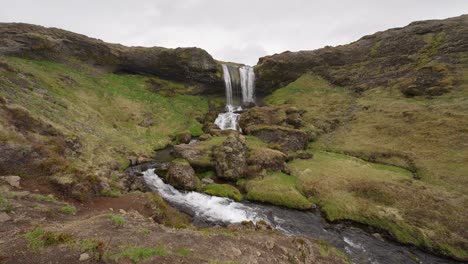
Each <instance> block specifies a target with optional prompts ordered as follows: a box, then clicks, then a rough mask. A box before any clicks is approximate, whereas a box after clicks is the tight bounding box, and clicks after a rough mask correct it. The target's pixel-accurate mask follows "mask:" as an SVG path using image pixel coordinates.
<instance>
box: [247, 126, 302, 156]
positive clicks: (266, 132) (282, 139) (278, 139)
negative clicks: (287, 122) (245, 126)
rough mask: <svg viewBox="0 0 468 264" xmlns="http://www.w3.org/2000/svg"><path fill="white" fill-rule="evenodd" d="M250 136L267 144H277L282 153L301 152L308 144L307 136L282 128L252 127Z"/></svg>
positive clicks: (298, 131) (300, 131)
mask: <svg viewBox="0 0 468 264" xmlns="http://www.w3.org/2000/svg"><path fill="white" fill-rule="evenodd" d="M250 134H251V135H253V136H256V137H258V138H260V139H261V140H263V141H265V142H267V143H274V144H277V148H278V149H279V150H281V151H282V152H288V151H298V150H303V149H305V148H306V147H307V143H308V142H309V135H308V134H307V133H306V132H304V131H302V130H298V129H293V128H287V127H282V126H254V127H251V128H250Z"/></svg>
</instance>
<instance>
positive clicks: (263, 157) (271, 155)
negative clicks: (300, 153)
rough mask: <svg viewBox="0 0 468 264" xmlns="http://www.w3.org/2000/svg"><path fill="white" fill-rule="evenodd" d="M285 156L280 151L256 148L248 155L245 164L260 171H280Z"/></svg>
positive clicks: (282, 167)
mask: <svg viewBox="0 0 468 264" xmlns="http://www.w3.org/2000/svg"><path fill="white" fill-rule="evenodd" d="M286 158H287V155H286V154H284V153H283V152H281V151H278V150H274V149H269V148H257V149H254V150H251V151H250V152H249V155H248V159H247V163H248V164H249V165H254V166H257V167H258V168H259V169H260V170H261V169H267V170H282V169H284V162H285V161H286Z"/></svg>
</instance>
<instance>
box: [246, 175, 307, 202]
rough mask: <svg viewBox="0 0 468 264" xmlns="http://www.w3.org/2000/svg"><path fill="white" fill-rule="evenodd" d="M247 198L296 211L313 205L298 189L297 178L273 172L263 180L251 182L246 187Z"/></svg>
mask: <svg viewBox="0 0 468 264" xmlns="http://www.w3.org/2000/svg"><path fill="white" fill-rule="evenodd" d="M245 188H246V190H247V196H246V198H247V199H248V200H251V201H259V202H265V203H271V204H274V205H280V206H286V207H289V208H295V209H308V208H310V207H311V206H312V203H311V202H310V201H309V200H307V198H306V197H305V196H304V195H302V193H301V192H300V191H299V190H298V188H297V178H296V177H295V176H290V175H287V174H284V173H282V172H271V173H268V174H267V176H266V177H265V178H263V179H260V180H258V179H256V180H250V181H248V182H247V183H246V186H245Z"/></svg>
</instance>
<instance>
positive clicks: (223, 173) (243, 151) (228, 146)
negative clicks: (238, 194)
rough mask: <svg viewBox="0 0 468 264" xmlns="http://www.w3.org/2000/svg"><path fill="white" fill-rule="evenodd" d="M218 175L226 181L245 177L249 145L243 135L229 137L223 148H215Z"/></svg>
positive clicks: (214, 154)
mask: <svg viewBox="0 0 468 264" xmlns="http://www.w3.org/2000/svg"><path fill="white" fill-rule="evenodd" d="M213 156H214V162H215V169H216V175H217V176H218V177H220V178H225V179H239V178H241V177H243V175H244V172H245V169H246V167H247V161H246V160H247V145H246V143H245V138H244V136H242V135H237V134H233V135H231V136H229V137H228V138H227V139H226V140H225V141H224V142H223V144H222V145H221V146H218V147H214V148H213Z"/></svg>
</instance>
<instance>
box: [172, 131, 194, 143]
mask: <svg viewBox="0 0 468 264" xmlns="http://www.w3.org/2000/svg"><path fill="white" fill-rule="evenodd" d="M176 140H177V142H178V143H179V144H188V143H190V140H192V134H190V132H188V131H186V132H182V133H179V134H177V136H176Z"/></svg>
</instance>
